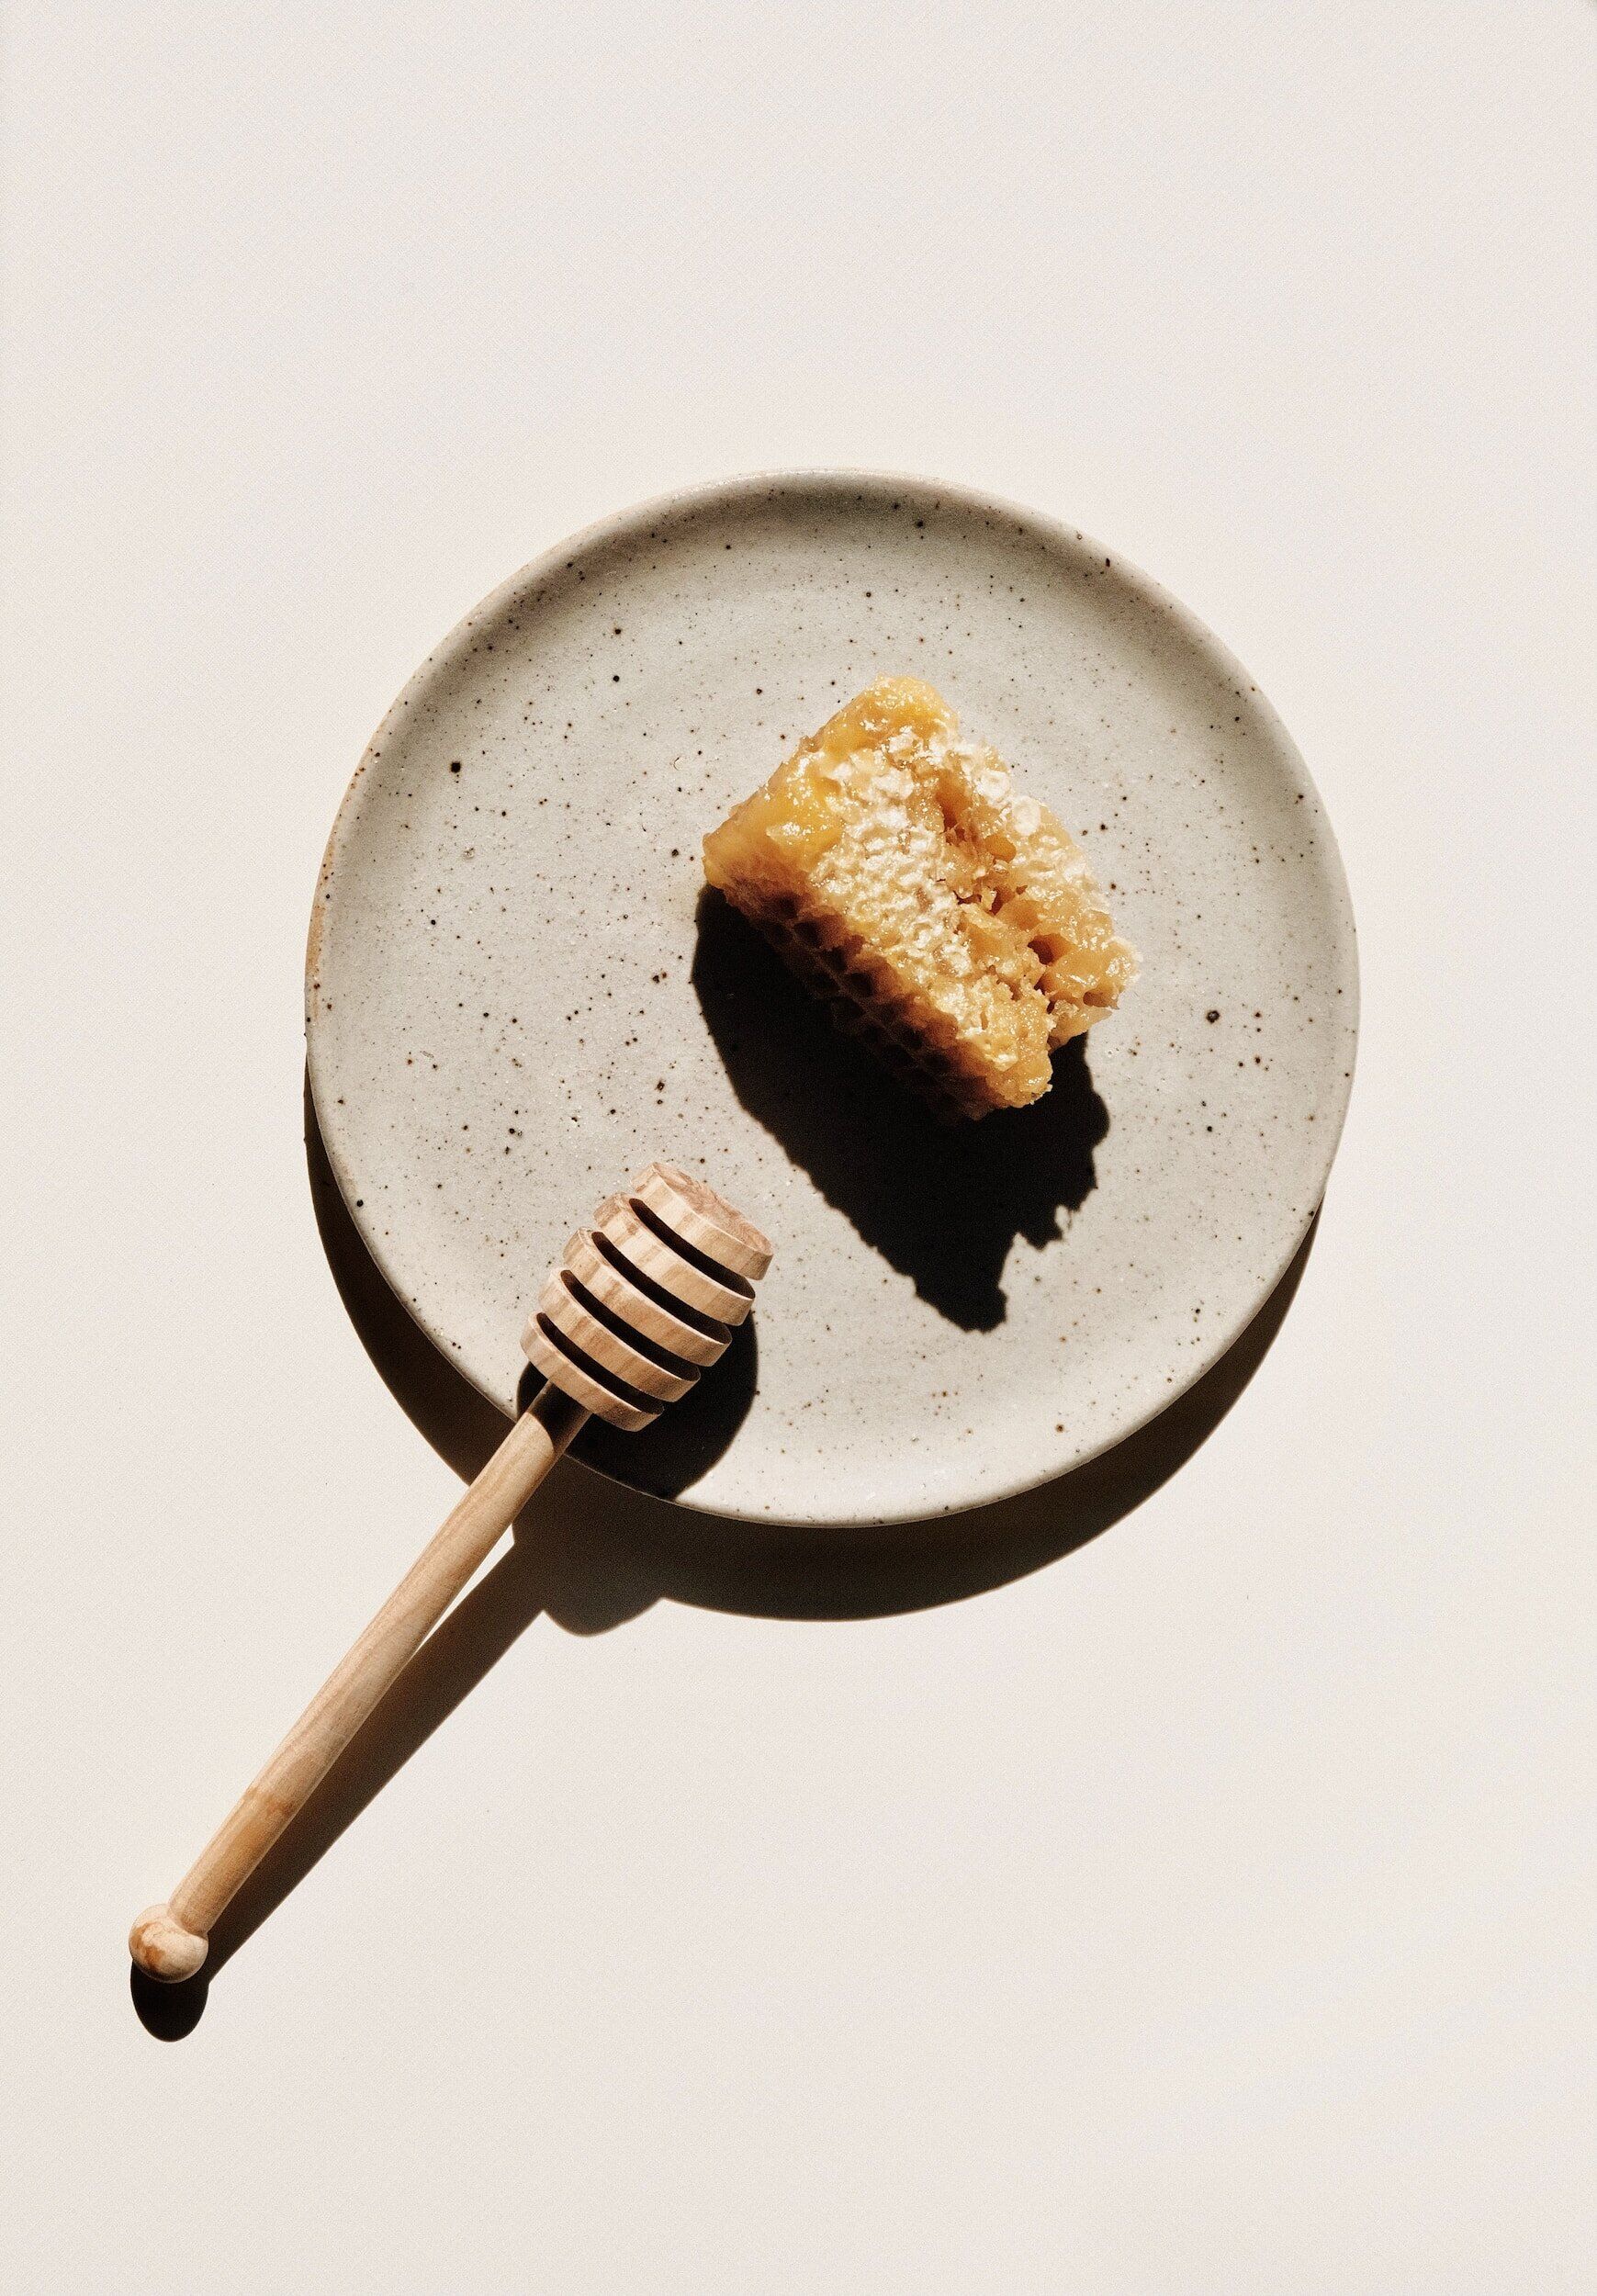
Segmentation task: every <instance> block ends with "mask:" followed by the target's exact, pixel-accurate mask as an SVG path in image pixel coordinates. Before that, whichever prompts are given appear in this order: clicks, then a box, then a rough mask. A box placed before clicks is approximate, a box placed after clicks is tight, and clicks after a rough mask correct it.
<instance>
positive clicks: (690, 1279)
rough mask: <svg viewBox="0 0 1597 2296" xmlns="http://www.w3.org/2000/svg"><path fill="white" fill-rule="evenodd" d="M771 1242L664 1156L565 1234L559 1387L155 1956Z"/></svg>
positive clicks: (256, 1789)
mask: <svg viewBox="0 0 1597 2296" xmlns="http://www.w3.org/2000/svg"><path fill="white" fill-rule="evenodd" d="M769 1266H770V1244H768V1243H767V1242H766V1240H765V1238H764V1237H763V1236H762V1235H761V1234H760V1232H759V1229H758V1228H756V1227H753V1226H751V1225H750V1223H749V1222H748V1221H747V1220H745V1219H744V1218H743V1217H742V1215H741V1214H740V1213H738V1212H736V1211H734V1210H733V1209H732V1207H731V1205H730V1204H728V1203H726V1202H725V1201H724V1200H723V1199H722V1198H720V1197H719V1196H717V1195H716V1194H715V1193H714V1190H713V1189H711V1188H708V1187H705V1186H704V1184H703V1181H702V1180H695V1179H693V1178H692V1176H690V1175H689V1174H688V1173H686V1172H682V1171H680V1170H679V1169H678V1168H677V1166H676V1165H671V1164H651V1165H649V1167H648V1169H647V1171H645V1172H640V1173H639V1174H638V1176H637V1178H636V1179H635V1181H634V1182H633V1183H632V1186H631V1187H629V1188H628V1189H627V1190H626V1192H625V1193H624V1195H621V1196H613V1197H611V1198H609V1199H607V1200H606V1201H605V1202H604V1203H602V1204H601V1205H600V1207H599V1210H597V1211H596V1212H595V1214H594V1216H593V1225H592V1226H591V1227H590V1228H584V1229H581V1230H580V1231H579V1232H578V1233H577V1234H576V1235H574V1236H573V1237H572V1239H571V1241H570V1243H569V1244H568V1245H567V1246H566V1251H565V1255H564V1257H563V1258H562V1260H561V1263H560V1265H559V1266H558V1267H557V1268H556V1269H555V1271H554V1273H553V1274H552V1275H551V1276H550V1277H549V1279H548V1282H547V1283H546V1284H545V1287H544V1289H543V1293H542V1296H541V1297H540V1299H539V1301H538V1304H537V1306H536V1308H535V1309H534V1311H533V1314H532V1316H531V1317H530V1319H529V1320H528V1323H527V1328H526V1332H525V1334H524V1335H523V1341H522V1345H523V1348H524V1350H525V1352H526V1354H527V1356H529V1357H530V1358H531V1360H532V1363H533V1365H534V1367H535V1368H536V1369H537V1370H539V1371H541V1372H542V1373H543V1374H544V1377H545V1381H546V1382H547V1384H546V1385H545V1387H544V1388H543V1389H542V1390H541V1391H540V1392H539V1394H538V1395H537V1396H536V1397H535V1398H534V1401H533V1403H532V1405H531V1406H530V1408H529V1409H528V1410H526V1411H525V1412H523V1414H522V1416H521V1418H520V1419H518V1420H517V1422H516V1424H515V1425H514V1426H513V1427H512V1429H511V1432H510V1434H509V1435H506V1437H505V1439H504V1441H503V1442H502V1443H501V1444H500V1446H499V1449H498V1450H497V1451H496V1452H495V1453H494V1455H493V1457H492V1458H490V1459H489V1462H488V1465H487V1466H486V1467H485V1468H484V1469H483V1470H482V1472H481V1474H480V1475H478V1478H477V1480H476V1481H475V1482H474V1483H473V1484H472V1485H471V1487H470V1488H469V1490H468V1491H467V1492H466V1493H465V1495H464V1497H463V1498H462V1499H461V1501H460V1503H459V1504H458V1505H457V1506H456V1507H455V1511H454V1513H453V1514H451V1515H450V1516H449V1517H448V1519H447V1521H446V1522H445V1523H444V1525H443V1527H442V1528H441V1529H440V1530H439V1531H438V1532H437V1534H436V1535H435V1536H434V1537H433V1540H432V1543H431V1544H430V1545H429V1546H427V1547H426V1548H423V1549H422V1553H421V1555H420V1556H419V1557H418V1558H417V1559H416V1561H415V1562H414V1563H412V1564H411V1566H410V1570H408V1571H407V1572H406V1574H405V1576H404V1577H403V1578H402V1579H401V1580H400V1581H399V1585H398V1586H397V1587H396V1588H395V1589H394V1592H393V1593H392V1594H390V1595H389V1597H388V1601H387V1602H386V1603H385V1604H383V1607H382V1608H381V1610H380V1611H378V1613H377V1616H376V1617H375V1618H374V1619H373V1620H372V1622H371V1624H370V1626H367V1628H366V1632H365V1633H364V1634H363V1635H362V1636H361V1638H360V1639H359V1640H358V1641H357V1642H356V1643H355V1644H354V1648H353V1649H351V1650H350V1651H349V1652H348V1653H347V1654H346V1656H345V1657H344V1658H343V1660H341V1662H340V1663H339V1665H338V1666H337V1667H335V1668H334V1670H333V1671H332V1674H330V1675H329V1677H328V1679H327V1681H326V1682H325V1683H323V1684H322V1686H321V1689H320V1690H319V1691H318V1692H317V1694H316V1695H315V1697H314V1698H313V1699H312V1700H311V1702H310V1704H309V1705H308V1706H307V1707H306V1709H305V1711H304V1713H303V1714H302V1715H301V1716H300V1717H299V1719H298V1722H296V1723H295V1725H294V1728H292V1729H291V1730H290V1731H289V1733H288V1735H287V1738H286V1739H284V1740H283V1742H282V1744H281V1745H280V1746H279V1747H278V1749H277V1750H276V1753H275V1754H274V1755H273V1756H272V1759H271V1761H268V1763H267V1764H266V1767H265V1768H264V1770H263V1771H262V1772H261V1773H260V1775H259V1777H257V1778H256V1780H255V1782H254V1784H253V1785H251V1786H249V1787H248V1788H247V1789H246V1790H245V1793H244V1795H243V1797H242V1800H241V1801H239V1802H238V1803H237V1804H235V1806H234V1807H233V1809H232V1811H231V1815H230V1816H229V1817H228V1818H226V1819H224V1821H223V1823H222V1825H221V1826H220V1827H219V1829H218V1830H217V1832H216V1833H215V1834H213V1835H212V1837H211V1839H210V1840H209V1841H208V1843H207V1845H206V1847H205V1848H204V1850H202V1851H201V1852H200V1854H199V1857H198V1859H197V1861H196V1863H194V1864H193V1865H192V1866H191V1867H190V1868H189V1870H188V1872H187V1873H186V1874H185V1875H184V1877H183V1879H182V1881H181V1882H179V1884H178V1885H177V1887H176V1888H175V1889H174V1891H173V1893H172V1896H171V1897H170V1898H169V1899H168V1900H167V1902H166V1904H165V1905H163V1906H152V1907H151V1908H150V1909H149V1911H148V1912H147V1913H141V1915H140V1916H139V1919H138V1920H137V1921H135V1922H134V1924H133V1928H132V1931H131V1933H130V1935H129V1940H128V1943H129V1950H130V1951H131V1953H132V1955H133V1958H134V1960H135V1961H136V1962H137V1963H138V1964H139V1966H140V1967H141V1969H144V1970H147V1971H148V1972H149V1974H150V1975H152V1977H162V1978H164V1979H166V1980H168V1981H169V1982H171V1983H174V1984H175V1983H176V1982H177V1981H178V1980H179V1979H181V1978H184V1977H191V1976H193V1975H194V1974H195V1972H196V1970H197V1969H198V1968H199V1966H200V1964H201V1963H202V1962H203V1961H204V1960H205V1956H206V1951H207V1947H208V1941H209V1937H210V1931H211V1930H212V1927H213V1926H214V1924H215V1923H216V1922H217V1920H218V1919H219V1917H220V1915H221V1912H222V1909H223V1908H224V1907H226V1906H227V1905H228V1904H229V1903H230V1902H231V1899H232V1897H233V1896H234V1895H235V1893H236V1892H237V1891H238V1889H239V1888H240V1887H241V1886H242V1884H243V1882H244V1880H245V1879H246V1877H247V1876H248V1875H249V1874H251V1873H253V1870H254V1868H255V1867H256V1865H258V1864H259V1863H260V1861H261V1859H262V1858H263V1857H264V1855H265V1853H266V1851H268V1850H269V1849H270V1848H271V1846H272V1844H273V1842H274V1841H276V1839H277V1837H278V1835H279V1834H280V1833H281V1832H282V1831H283V1829H284V1828H285V1827H286V1826H287V1824H288V1821H289V1819H290V1818H293V1817H294V1816H295V1814H296V1812H297V1811H298V1810H299V1809H301V1808H302V1807H303V1806H304V1804H305V1803H306V1801H307V1800H308V1799H309V1795H310V1794H311V1792H312V1790H313V1788H314V1787H315V1786H316V1785H317V1784H318V1783H319V1782H320V1780H321V1778H322V1777H323V1776H325V1774H326V1773H327V1772H328V1771H329V1770H330V1769H331V1768H332V1764H333V1762H334V1761H336V1760H337V1758H338V1756H339V1755H340V1754H341V1753H342V1752H343V1750H344V1748H345V1747H346V1746H347V1745H348V1744H349V1742H350V1739H352V1738H353V1737H354V1734H355V1732H356V1730H358V1729H359V1728H360V1726H361V1724H362V1723H363V1722H364V1721H365V1720H366V1716H367V1715H368V1714H370V1712H371V1711H372V1708H373V1707H374V1706H375V1705H377V1701H378V1699H379V1698H380V1697H381V1696H382V1694H383V1693H384V1692H385V1691H386V1690H387V1689H388V1685H389V1684H390V1683H392V1682H393V1680H394V1678H395V1676H396V1675H397V1674H398V1673H399V1671H400V1670H401V1668H403V1667H404V1666H405V1665H406V1664H407V1663H408V1662H409V1661H410V1659H411V1658H413V1657H414V1655H415V1653H416V1651H417V1650H418V1649H419V1648H420V1647H421V1645H422V1641H423V1640H424V1639H425V1638H426V1637H427V1635H428V1634H430V1633H431V1631H432V1629H433V1627H434V1626H436V1625H437V1623H438V1621H439V1619H440V1618H441V1617H442V1616H443V1615H444V1612H445V1611H446V1610H447V1609H448V1607H449V1605H450V1604H451V1603H452V1602H453V1601H454V1600H455V1596H456V1595H457V1594H458V1593H460V1592H461V1590H462V1589H463V1588H464V1587H465V1585H466V1583H467V1581H468V1580H469V1579H470V1578H471V1576H472V1575H473V1573H474V1572H475V1571H476V1570H478V1568H479V1567H480V1566H481V1564H482V1563H483V1562H485V1561H486V1560H487V1559H488V1556H489V1552H490V1551H491V1549H492V1548H493V1547H494V1545H495V1544H496V1542H497V1541H498V1540H499V1538H500V1536H501V1535H502V1534H503V1533H504V1532H505V1531H507V1530H508V1529H509V1528H510V1525H512V1523H513V1522H514V1521H515V1518H516V1516H517V1515H518V1514H520V1513H521V1511H522V1509H523V1507H524V1506H525V1504H526V1503H527V1501H528V1500H529V1499H530V1498H531V1497H532V1494H533V1492H534V1491H535V1490H536V1489H537V1487H538V1485H539V1484H540V1483H541V1482H542V1481H543V1480H544V1477H545V1475H546V1474H547V1473H548V1471H549V1469H550V1468H551V1467H553V1465H554V1464H555V1461H556V1460H557V1458H559V1456H560V1454H561V1452H562V1451H563V1450H564V1449H565V1448H566V1446H567V1445H568V1443H569V1442H570V1440H571V1438H572V1436H573V1435H575V1434H576V1433H577V1431H578V1429H579V1427H581V1426H582V1424H583V1423H584V1422H585V1421H586V1420H587V1418H588V1417H589V1415H590V1413H592V1414H593V1415H594V1416H596V1417H598V1418H601V1419H607V1420H609V1422H610V1423H611V1424H612V1425H613V1426H615V1427H624V1428H625V1429H627V1430H628V1431H629V1432H630V1431H634V1430H635V1429H637V1428H640V1427H647V1425H648V1424H649V1423H650V1422H651V1420H655V1419H658V1416H659V1414H660V1412H661V1409H662V1408H663V1406H664V1405H665V1404H667V1403H669V1402H672V1401H675V1400H676V1398H677V1397H678V1396H680V1395H685V1394H686V1393H687V1391H688V1390H689V1389H690V1388H691V1387H692V1385H693V1382H694V1381H695V1380H696V1379H697V1378H698V1376H699V1372H700V1370H701V1369H702V1368H703V1367H704V1366H705V1365H707V1364H712V1363H714V1361H715V1360H716V1358H717V1356H721V1355H722V1354H724V1353H725V1348H726V1345H727V1343H728V1342H729V1340H730V1339H731V1337H732V1329H731V1327H732V1326H733V1325H734V1324H736V1323H741V1322H742V1321H743V1319H744V1317H745V1316H746V1315H747V1314H748V1311H749V1309H750V1308H751V1307H752V1306H753V1304H754V1285H755V1284H756V1283H757V1282H758V1281H759V1277H761V1276H763V1275H764V1273H765V1271H766V1269H767V1268H768V1267H769Z"/></svg>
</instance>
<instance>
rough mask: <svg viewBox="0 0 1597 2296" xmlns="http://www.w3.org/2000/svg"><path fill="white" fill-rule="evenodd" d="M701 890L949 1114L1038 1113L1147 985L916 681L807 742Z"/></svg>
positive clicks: (1044, 835)
mask: <svg viewBox="0 0 1597 2296" xmlns="http://www.w3.org/2000/svg"><path fill="white" fill-rule="evenodd" d="M704 873H705V875H706V876H707V877H708V878H709V881H710V883H711V884H713V885H715V886H718V887H719V888H720V890H721V891H722V892H723V893H724V894H725V895H726V897H727V899H728V900H730V901H732V902H733V903H734V904H735V905H736V906H737V907H738V908H740V909H741V910H742V911H743V912H744V914H745V916H747V917H749V918H750V919H751V920H752V921H753V922H754V923H755V924H756V925H758V926H759V929H761V931H762V932H764V933H765V934H766V935H767V937H768V938H769V939H770V940H772V941H773V942H774V944H775V945H776V947H777V948H778V949H779V950H780V951H781V952H782V956H783V957H784V958H785V959H786V960H787V962H788V963H789V964H790V965H792V966H793V970H794V971H795V972H797V973H798V974H800V975H801V976H802V977H803V978H804V979H805V980H807V981H808V982H809V983H810V984H811V985H812V986H814V987H815V988H817V989H819V990H820V991H822V992H823V993H824V994H826V995H827V996H833V997H836V998H837V999H838V1005H837V1007H835V1010H836V1013H837V1017H838V1019H839V1021H841V1022H842V1023H843V1024H844V1025H845V1026H848V1027H850V1028H852V1029H855V1030H858V1031H859V1032H860V1034H861V1035H863V1036H865V1037H866V1038H867V1039H868V1040H869V1041H871V1042H872V1045H873V1047H874V1048H875V1049H876V1050H877V1051H878V1052H880V1053H882V1055H883V1057H884V1058H886V1059H887V1060H889V1061H890V1062H891V1063H892V1064H894V1066H895V1067H898V1068H899V1069H900V1070H901V1071H903V1072H904V1073H905V1075H907V1077H908V1079H909V1081H911V1082H912V1083H914V1084H915V1085H916V1086H917V1088H918V1089H919V1090H920V1091H921V1092H922V1093H923V1094H925V1095H926V1097H928V1098H929V1099H931V1100H932V1102H933V1103H934V1105H936V1106H937V1107H938V1108H939V1110H940V1111H941V1112H942V1113H944V1114H947V1115H957V1116H971V1117H975V1116H984V1115H985V1114H986V1113H987V1111H988V1110H989V1109H1000V1108H1020V1107H1023V1106H1025V1104H1026V1103H1027V1102H1028V1101H1031V1100H1035V1099H1038V1098H1039V1097H1040V1096H1041V1095H1042V1094H1043V1093H1044V1092H1046V1091H1047V1089H1048V1086H1049V1083H1050V1081H1051V1074H1052V1072H1051V1069H1050V1065H1049V1054H1050V1052H1052V1050H1053V1048H1054V1047H1056V1046H1058V1045H1061V1044H1063V1043H1064V1042H1065V1041H1066V1040H1067V1039H1068V1038H1070V1037H1073V1036H1078V1035H1080V1033H1081V1032H1082V1030H1084V1029H1088V1028H1091V1027H1092V1025H1093V1023H1094V1022H1095V1021H1097V1020H1101V1019H1103V1017H1104V1015H1105V1014H1106V1013H1107V1012H1108V1011H1109V1010H1110V1009H1111V1007H1113V1006H1114V1004H1115V1003H1116V1001H1117V1000H1118V998H1119V995H1120V992H1121V991H1122V989H1124V988H1125V987H1127V986H1128V985H1129V984H1130V981H1131V979H1132V978H1133V976H1134V974H1135V972H1136V962H1137V961H1136V958H1135V956H1134V954H1133V952H1132V951H1131V950H1130V947H1129V946H1128V945H1127V943H1126V942H1125V941H1123V940H1121V939H1120V938H1119V935H1118V934H1117V933H1116V931H1115V929H1114V926H1113V924H1112V923H1111V921H1110V918H1109V913H1108V909H1107V908H1106V906H1104V902H1103V898H1102V896H1101V895H1100V894H1099V892H1098V889H1097V884H1096V883H1095V882H1094V879H1093V876H1092V872H1091V871H1090V870H1089V869H1088V867H1087V863H1086V857H1085V854H1084V853H1083V852H1082V850H1081V848H1080V847H1079V846H1078V845H1077V844H1076V843H1075V841H1074V838H1072V837H1071V836H1070V835H1069V834H1068V832H1067V831H1066V830H1065V829H1064V828H1063V827H1062V826H1061V825H1060V823H1059V822H1058V821H1057V820H1056V819H1055V818H1054V816H1053V815H1052V814H1051V813H1050V812H1049V811H1048V809H1047V808H1046V806H1043V805H1039V804H1038V803H1037V801H1036V800H1035V799H1034V798H1030V797H1024V796H1019V795H1018V794H1017V793H1016V792H1015V791H1014V789H1013V787H1012V786H1011V783H1010V780H1009V775H1008V772H1007V769H1006V768H1005V767H1004V766H1003V765H1002V764H1001V763H1000V761H999V760H998V758H997V757H996V756H995V753H994V752H993V751H992V750H991V749H989V748H985V747H984V746H983V745H981V744H977V743H969V742H962V741H961V740H960V738H959V721H958V719H957V718H956V716H955V715H954V713H953V711H952V710H950V707H949V705H948V703H946V702H944V701H943V699H942V697H941V696H940V695H939V694H938V693H935V692H933V691H932V689H931V687H930V686H928V685H923V684H922V683H921V682H920V681H919V680H917V679H914V678H883V679H881V680H879V681H877V683H876V684H874V685H872V686H868V687H867V688H866V689H865V691H864V692H863V693H860V694H856V696H855V697H854V699H853V701H851V702H850V703H848V704H847V706H846V707H845V708H843V709H841V710H839V711H838V714H837V715H836V716H835V717H833V718H830V719H828V721H827V724H826V725H825V726H822V727H821V729H820V731H819V733H817V734H813V735H812V736H811V737H810V738H809V739H808V740H807V741H805V742H803V743H801V744H800V746H799V748H797V749H796V750H795V751H794V752H793V756H792V757H791V758H790V759H789V760H788V761H787V763H786V764H785V765H783V766H781V767H779V768H778V770H777V771H776V772H774V773H773V774H772V775H771V777H770V781H768V782H766V783H765V784H764V786H763V787H762V788H760V789H759V790H757V791H756V792H755V793H754V795H753V796H752V797H750V798H748V800H747V801H746V802H745V803H744V804H743V805H739V806H737V808H736V809H735V810H734V812H733V813H732V814H731V815H730V816H728V818H727V819H726V820H725V821H724V822H723V823H722V825H721V827H719V828H718V829H716V830H715V831H714V832H713V834H712V835H711V836H709V837H708V838H705V840H704Z"/></svg>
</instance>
